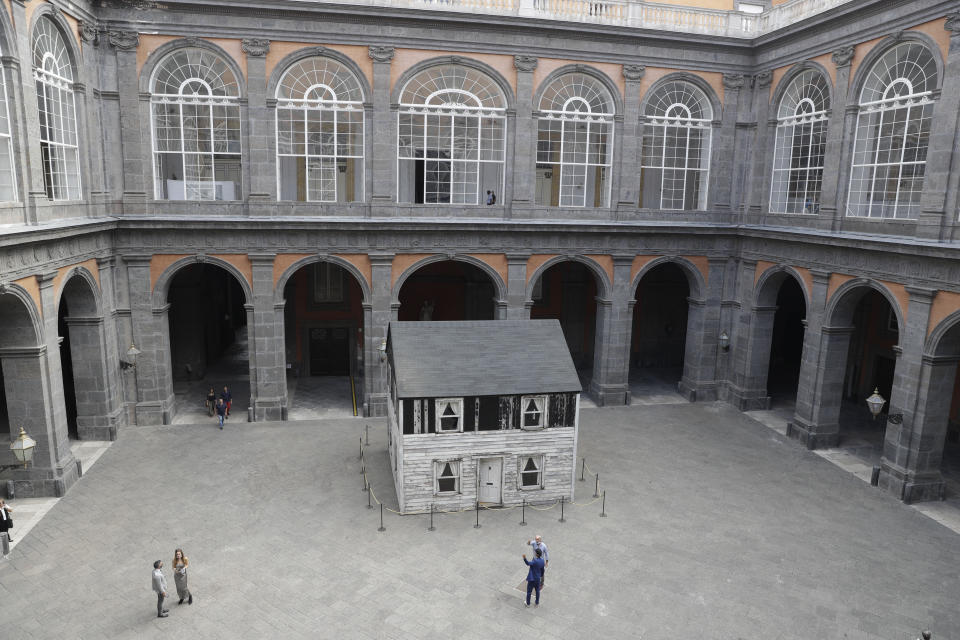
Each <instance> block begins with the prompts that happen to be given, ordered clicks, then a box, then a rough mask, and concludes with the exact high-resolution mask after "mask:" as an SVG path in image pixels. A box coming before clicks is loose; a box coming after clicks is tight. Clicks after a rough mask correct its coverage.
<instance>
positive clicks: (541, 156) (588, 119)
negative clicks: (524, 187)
mask: <svg viewBox="0 0 960 640" xmlns="http://www.w3.org/2000/svg"><path fill="white" fill-rule="evenodd" d="M613 116H614V108H613V99H612V98H611V97H610V93H609V92H608V91H607V89H606V87H604V86H603V84H602V83H601V82H600V81H599V80H597V79H596V78H594V77H593V76H590V75H588V74H585V73H579V72H575V73H567V74H564V75H562V76H560V77H559V78H557V79H556V80H554V81H553V82H551V83H550V85H549V86H548V87H547V88H546V90H545V91H544V93H543V97H542V98H541V99H540V105H539V115H538V119H537V187H536V189H537V204H540V205H544V206H561V207H587V206H589V207H606V206H608V205H609V203H610V171H611V161H612V160H611V158H612V155H613Z"/></svg>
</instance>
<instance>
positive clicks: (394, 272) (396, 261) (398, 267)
mask: <svg viewBox="0 0 960 640" xmlns="http://www.w3.org/2000/svg"><path fill="white" fill-rule="evenodd" d="M432 255H433V254H432V253H399V254H397V255H395V256H393V262H392V263H391V264H390V288H391V289H392V288H393V286H394V285H395V284H397V278H399V277H400V276H401V274H403V272H404V271H406V270H407V269H409V268H410V265H412V264H415V263H417V262H420V261H421V260H423V259H424V258H429V257H430V256H432Z"/></svg>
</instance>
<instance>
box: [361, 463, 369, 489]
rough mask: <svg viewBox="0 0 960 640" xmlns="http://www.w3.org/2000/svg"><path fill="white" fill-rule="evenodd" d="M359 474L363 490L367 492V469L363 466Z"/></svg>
mask: <svg viewBox="0 0 960 640" xmlns="http://www.w3.org/2000/svg"><path fill="white" fill-rule="evenodd" d="M360 473H362V474H363V490H364V491H366V490H367V467H366V466H363V467H361V468H360Z"/></svg>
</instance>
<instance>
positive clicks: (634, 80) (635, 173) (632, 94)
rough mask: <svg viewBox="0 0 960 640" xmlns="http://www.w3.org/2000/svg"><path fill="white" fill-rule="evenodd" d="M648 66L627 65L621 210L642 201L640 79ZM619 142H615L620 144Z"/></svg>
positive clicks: (618, 196)
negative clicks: (639, 190)
mask: <svg viewBox="0 0 960 640" xmlns="http://www.w3.org/2000/svg"><path fill="white" fill-rule="evenodd" d="M646 71H647V68H646V67H645V66H643V65H642V64H625V65H623V81H624V94H623V135H622V136H621V138H620V140H619V144H618V145H617V146H618V147H619V149H620V184H619V188H618V189H617V192H616V193H615V194H614V197H615V198H616V200H615V203H616V207H617V209H636V207H637V205H638V204H639V202H640V196H639V194H638V193H637V191H638V189H639V188H640V145H641V143H642V140H643V123H641V122H640V100H641V98H642V97H643V96H641V95H640V82H641V81H642V80H643V75H644V74H645V73H646ZM616 142H617V141H615V143H616Z"/></svg>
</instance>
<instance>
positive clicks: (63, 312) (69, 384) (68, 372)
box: [57, 298, 80, 440]
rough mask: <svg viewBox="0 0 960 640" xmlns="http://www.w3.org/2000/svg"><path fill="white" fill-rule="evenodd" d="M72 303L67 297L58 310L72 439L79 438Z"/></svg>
mask: <svg viewBox="0 0 960 640" xmlns="http://www.w3.org/2000/svg"><path fill="white" fill-rule="evenodd" d="M69 315H70V304H69V302H68V301H67V300H66V298H64V299H62V300H61V301H60V309H59V310H58V311H57V334H58V335H59V336H60V338H61V340H60V371H61V373H62V375H63V406H64V409H65V410H66V412H67V434H68V435H69V436H70V439H71V440H79V438H80V436H79V435H78V434H77V388H76V385H74V372H73V356H72V355H71V351H70V346H71V342H72V341H71V340H70V327H69V325H68V324H67V318H68V316H69Z"/></svg>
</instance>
